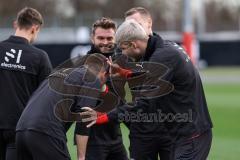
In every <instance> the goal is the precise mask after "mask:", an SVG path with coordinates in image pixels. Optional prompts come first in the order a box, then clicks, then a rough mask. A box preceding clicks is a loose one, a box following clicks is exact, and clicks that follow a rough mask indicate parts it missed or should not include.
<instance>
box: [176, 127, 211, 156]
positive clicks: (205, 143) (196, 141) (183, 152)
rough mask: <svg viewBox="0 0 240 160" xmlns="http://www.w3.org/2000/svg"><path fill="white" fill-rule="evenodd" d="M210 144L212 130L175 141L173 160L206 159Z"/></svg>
mask: <svg viewBox="0 0 240 160" xmlns="http://www.w3.org/2000/svg"><path fill="white" fill-rule="evenodd" d="M211 144H212V131H211V130H208V131H206V132H205V133H203V134H201V135H199V136H197V137H195V138H190V139H188V140H186V141H183V142H180V143H178V142H177V143H176V145H175V146H174V153H173V154H174V160H189V159H191V160H206V159H207V157H208V154H209V151H210V148H211Z"/></svg>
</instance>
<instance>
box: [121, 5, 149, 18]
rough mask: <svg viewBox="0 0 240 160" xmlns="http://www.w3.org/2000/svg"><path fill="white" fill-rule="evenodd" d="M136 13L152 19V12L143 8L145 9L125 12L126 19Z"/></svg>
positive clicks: (132, 9) (135, 8)
mask: <svg viewBox="0 0 240 160" xmlns="http://www.w3.org/2000/svg"><path fill="white" fill-rule="evenodd" d="M135 13H139V14H140V15H142V16H145V17H150V18H152V17H151V14H150V12H149V11H148V10H147V9H145V8H143V7H134V8H131V9H129V10H128V11H126V12H125V14H124V16H125V18H126V17H128V16H131V15H133V14H135Z"/></svg>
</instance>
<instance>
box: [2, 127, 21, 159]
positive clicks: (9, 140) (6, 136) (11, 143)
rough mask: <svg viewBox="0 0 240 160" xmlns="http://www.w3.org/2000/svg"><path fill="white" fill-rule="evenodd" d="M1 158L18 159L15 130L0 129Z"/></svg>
mask: <svg viewBox="0 0 240 160" xmlns="http://www.w3.org/2000/svg"><path fill="white" fill-rule="evenodd" d="M0 160H17V152H16V146H15V130H0Z"/></svg>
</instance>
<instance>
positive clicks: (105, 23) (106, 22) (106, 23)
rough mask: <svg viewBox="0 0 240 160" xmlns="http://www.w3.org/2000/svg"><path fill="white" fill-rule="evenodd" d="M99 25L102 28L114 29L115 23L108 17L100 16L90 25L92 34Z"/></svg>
mask: <svg viewBox="0 0 240 160" xmlns="http://www.w3.org/2000/svg"><path fill="white" fill-rule="evenodd" d="M98 27H101V28H103V29H111V28H112V29H113V30H114V31H116V28H117V27H116V23H115V22H114V21H113V20H112V19H110V18H106V17H102V18H101V19H99V20H97V21H96V22H95V23H94V24H93V25H92V34H95V30H96V29H97V28H98Z"/></svg>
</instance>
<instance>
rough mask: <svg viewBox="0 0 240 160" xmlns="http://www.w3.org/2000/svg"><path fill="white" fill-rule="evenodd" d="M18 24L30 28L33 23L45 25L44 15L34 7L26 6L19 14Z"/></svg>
mask: <svg viewBox="0 0 240 160" xmlns="http://www.w3.org/2000/svg"><path fill="white" fill-rule="evenodd" d="M17 25H18V27H20V28H25V29H29V28H30V27H31V26H33V25H39V26H42V25H43V18H42V15H41V14H40V13H39V12H38V11H37V10H36V9H34V8H29V7H25V8H23V9H22V10H21V11H19V12H18V14H17Z"/></svg>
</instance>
